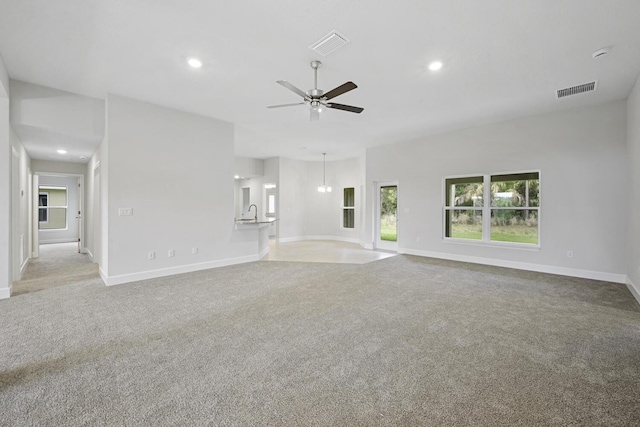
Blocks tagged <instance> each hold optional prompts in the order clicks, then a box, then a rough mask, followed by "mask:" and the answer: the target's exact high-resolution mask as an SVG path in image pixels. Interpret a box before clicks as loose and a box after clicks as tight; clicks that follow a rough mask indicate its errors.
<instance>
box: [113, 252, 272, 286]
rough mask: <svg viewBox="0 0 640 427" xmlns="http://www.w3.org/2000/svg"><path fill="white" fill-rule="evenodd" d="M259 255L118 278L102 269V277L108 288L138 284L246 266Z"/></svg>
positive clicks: (149, 271) (144, 272)
mask: <svg viewBox="0 0 640 427" xmlns="http://www.w3.org/2000/svg"><path fill="white" fill-rule="evenodd" d="M259 259H260V258H259V257H258V255H257V254H256V255H249V256H243V257H238V258H228V259H222V260H217V261H208V262H202V263H198V264H188V265H179V266H176V267H167V268H161V269H158V270H148V271H141V272H138V273H131V274H122V275H118V276H107V275H106V274H104V271H103V270H102V269H100V277H102V281H103V282H104V283H105V284H106V285H107V286H113V285H121V284H124V283H131V282H137V281H140V280H148V279H155V278H158V277H166V276H173V275H176V274H183V273H191V272H193V271H200V270H209V269H211V268H218V267H226V266H228V265H235V264H244V263H246V262H252V261H258V260H259Z"/></svg>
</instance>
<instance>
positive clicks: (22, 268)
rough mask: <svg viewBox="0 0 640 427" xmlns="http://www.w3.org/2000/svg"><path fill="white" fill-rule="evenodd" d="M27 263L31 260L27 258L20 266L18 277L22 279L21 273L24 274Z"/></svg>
mask: <svg viewBox="0 0 640 427" xmlns="http://www.w3.org/2000/svg"><path fill="white" fill-rule="evenodd" d="M29 261H31V258H27V259H26V260H24V262H23V263H22V265H21V266H20V277H22V273H24V270H25V268H27V266H28V265H29Z"/></svg>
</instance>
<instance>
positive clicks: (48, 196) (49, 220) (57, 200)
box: [38, 185, 68, 230]
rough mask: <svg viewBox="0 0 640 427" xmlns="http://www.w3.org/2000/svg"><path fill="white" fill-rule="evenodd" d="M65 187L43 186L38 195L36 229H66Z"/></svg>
mask: <svg viewBox="0 0 640 427" xmlns="http://www.w3.org/2000/svg"><path fill="white" fill-rule="evenodd" d="M67 208H68V207H67V187H53V186H43V185H41V186H40V188H39V194H38V228H39V229H41V230H59V229H65V228H67Z"/></svg>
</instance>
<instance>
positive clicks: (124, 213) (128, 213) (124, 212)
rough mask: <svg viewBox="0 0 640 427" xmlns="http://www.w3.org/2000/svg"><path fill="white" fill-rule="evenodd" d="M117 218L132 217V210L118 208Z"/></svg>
mask: <svg viewBox="0 0 640 427" xmlns="http://www.w3.org/2000/svg"><path fill="white" fill-rule="evenodd" d="M118 215H119V216H133V208H120V209H118Z"/></svg>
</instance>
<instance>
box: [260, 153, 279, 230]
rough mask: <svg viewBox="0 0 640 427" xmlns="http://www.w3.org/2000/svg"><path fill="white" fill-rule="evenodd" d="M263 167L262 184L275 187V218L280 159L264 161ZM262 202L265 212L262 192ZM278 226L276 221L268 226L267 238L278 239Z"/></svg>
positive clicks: (277, 215)
mask: <svg viewBox="0 0 640 427" xmlns="http://www.w3.org/2000/svg"><path fill="white" fill-rule="evenodd" d="M263 167H264V176H263V179H262V182H263V184H275V186H276V218H278V217H279V213H280V208H279V205H280V197H279V196H278V194H279V192H280V158H279V157H272V158H270V159H265V160H264V162H263ZM262 194H263V196H262V200H263V203H264V206H265V212H266V210H267V209H266V207H267V202H268V200H267V191H266V189H265V190H263V193H262ZM279 226H280V221H276V222H274V223H271V225H269V237H274V238H277V237H278V227H279Z"/></svg>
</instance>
